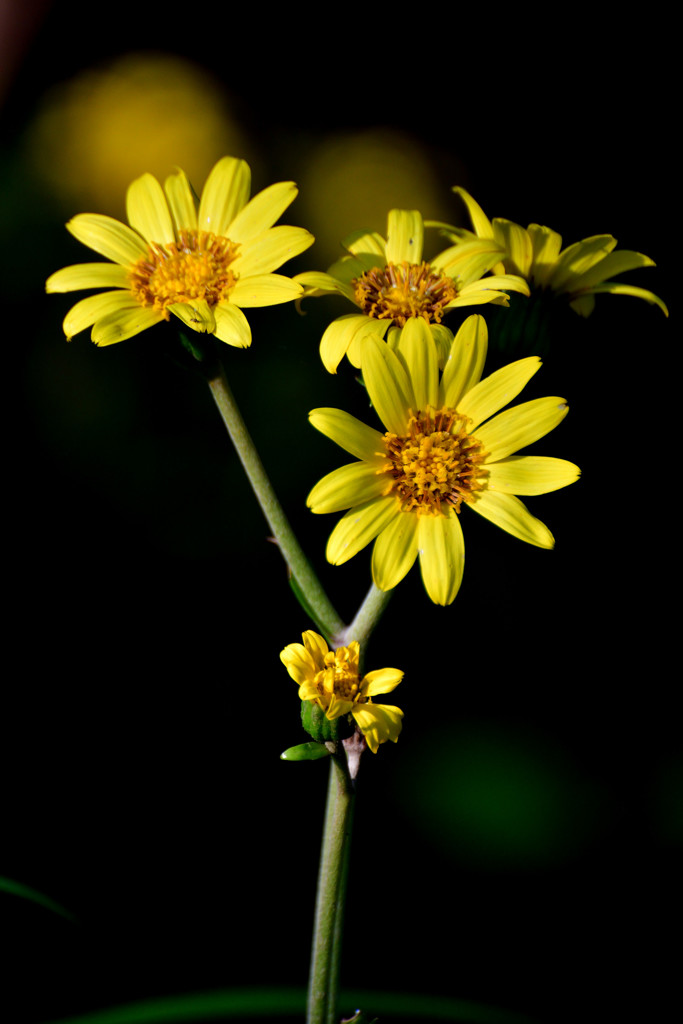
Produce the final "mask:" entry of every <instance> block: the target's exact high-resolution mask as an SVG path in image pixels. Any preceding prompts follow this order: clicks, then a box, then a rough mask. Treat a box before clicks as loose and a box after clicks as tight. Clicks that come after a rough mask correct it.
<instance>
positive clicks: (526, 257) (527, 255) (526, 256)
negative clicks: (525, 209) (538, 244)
mask: <svg viewBox="0 0 683 1024" xmlns="http://www.w3.org/2000/svg"><path fill="white" fill-rule="evenodd" d="M493 236H494V238H495V239H496V241H497V242H498V243H499V245H501V246H502V247H503V249H505V251H506V253H507V255H506V257H505V267H506V269H507V270H509V271H510V273H511V274H521V276H522V277H528V276H529V271H530V270H531V258H532V255H533V248H532V245H531V238H530V237H529V232H528V231H527V230H526V229H525V228H523V227H521V226H520V225H519V224H515V223H514V221H511V220H505V219H504V218H503V217H494V219H493Z"/></svg>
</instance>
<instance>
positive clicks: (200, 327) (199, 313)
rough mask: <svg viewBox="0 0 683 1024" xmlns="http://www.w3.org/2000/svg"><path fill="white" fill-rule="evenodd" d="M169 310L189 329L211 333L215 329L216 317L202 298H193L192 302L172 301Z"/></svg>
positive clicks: (200, 332)
mask: <svg viewBox="0 0 683 1024" xmlns="http://www.w3.org/2000/svg"><path fill="white" fill-rule="evenodd" d="M168 310H169V312H171V313H173V314H174V315H175V316H177V317H178V319H179V320H182V322H183V323H184V324H185V325H186V326H187V327H189V328H191V330H193V331H197V332H198V333H199V334H213V332H214V331H215V330H216V318H215V316H214V313H213V309H212V308H211V306H209V304H208V302H206V301H205V300H204V299H193V300H192V302H174V303H173V304H172V305H171V306H169V307H168Z"/></svg>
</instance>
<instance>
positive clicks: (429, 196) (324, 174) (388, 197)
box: [299, 128, 454, 265]
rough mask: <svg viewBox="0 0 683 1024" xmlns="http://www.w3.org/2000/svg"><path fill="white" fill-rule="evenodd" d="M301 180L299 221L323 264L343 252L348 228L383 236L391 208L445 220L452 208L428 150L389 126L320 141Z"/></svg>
mask: <svg viewBox="0 0 683 1024" xmlns="http://www.w3.org/2000/svg"><path fill="white" fill-rule="evenodd" d="M299 185H300V187H301V198H300V206H299V209H300V210H301V218H302V222H303V223H305V224H306V227H307V228H309V230H310V231H312V232H313V234H314V235H315V237H316V246H315V249H314V251H315V253H316V255H317V258H318V260H319V261H320V263H321V265H322V264H325V265H327V264H329V263H332V262H333V261H334V260H336V259H338V258H339V256H341V255H342V250H341V247H340V242H341V240H342V239H343V238H344V237H345V236H346V235H349V234H350V233H351V232H352V231H356V230H358V229H361V228H370V229H372V230H374V231H378V232H379V233H380V234H381V235H384V234H385V233H386V228H387V213H388V212H389V210H390V209H393V208H399V209H407V210H420V211H421V213H422V214H423V215H424V216H425V218H429V219H434V220H439V219H440V220H446V221H449V219H450V220H452V218H453V213H454V210H453V206H454V204H453V202H452V196H451V194H450V191H449V189H448V188H447V187H445V186H444V183H443V182H442V181H441V180H440V177H439V175H438V174H437V171H436V167H435V163H434V158H433V155H432V154H431V153H430V151H429V150H428V149H426V148H425V146H424V145H423V144H422V143H421V142H420V141H419V140H418V139H416V138H414V137H413V136H411V135H410V134H409V133H407V132H402V131H396V130H393V129H390V128H377V129H371V130H369V131H363V132H359V133H357V134H350V135H338V136H334V137H331V138H327V139H325V140H324V141H322V142H320V143H319V144H318V145H316V146H315V147H313V148H312V149H311V150H310V151H309V153H308V154H307V159H306V167H305V169H304V170H303V171H302V172H301V175H300V181H299Z"/></svg>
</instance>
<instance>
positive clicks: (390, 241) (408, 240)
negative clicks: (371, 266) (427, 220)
mask: <svg viewBox="0 0 683 1024" xmlns="http://www.w3.org/2000/svg"><path fill="white" fill-rule="evenodd" d="M423 242H424V224H423V223H422V214H421V213H420V211H419V210H390V211H389V225H388V229H387V248H386V261H387V263H421V262H422V247H423Z"/></svg>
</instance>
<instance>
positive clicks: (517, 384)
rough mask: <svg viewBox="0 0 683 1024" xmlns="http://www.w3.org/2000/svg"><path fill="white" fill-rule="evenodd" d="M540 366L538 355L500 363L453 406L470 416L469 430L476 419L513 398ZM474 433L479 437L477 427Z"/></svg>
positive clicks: (473, 427)
mask: <svg viewBox="0 0 683 1024" xmlns="http://www.w3.org/2000/svg"><path fill="white" fill-rule="evenodd" d="M540 368H541V360H540V359H539V358H538V356H527V357H526V358H525V359H518V360H517V361H516V362H514V363H508V365H507V366H501V368H500V370H496V371H495V372H494V373H492V374H491V375H490V376H489V377H485V378H484V380H481V381H479V383H478V384H475V386H474V387H473V388H472V389H471V390H470V391H468V392H467V394H466V395H465V396H464V397H463V398H462V399H461V400H460V402H459V404H458V407H457V408H458V412H459V413H462V415H463V416H469V418H470V419H471V421H472V423H471V425H470V427H469V430H470V433H473V432H475V431H477V427H478V426H479V424H480V423H483V422H484V420H487V419H488V418H489V416H493V414H494V413H496V412H498V410H499V409H502V408H503V406H504V405H507V404H508V402H511V401H512V399H513V398H516V397H517V395H518V394H519V393H520V391H521V390H522V389H523V388H524V387H525V386H526V385H527V384H528V383H529V381H530V380H531V378H532V377H533V375H534V374H535V373H537V372H538V370H540ZM477 436H478V437H479V431H477Z"/></svg>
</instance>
